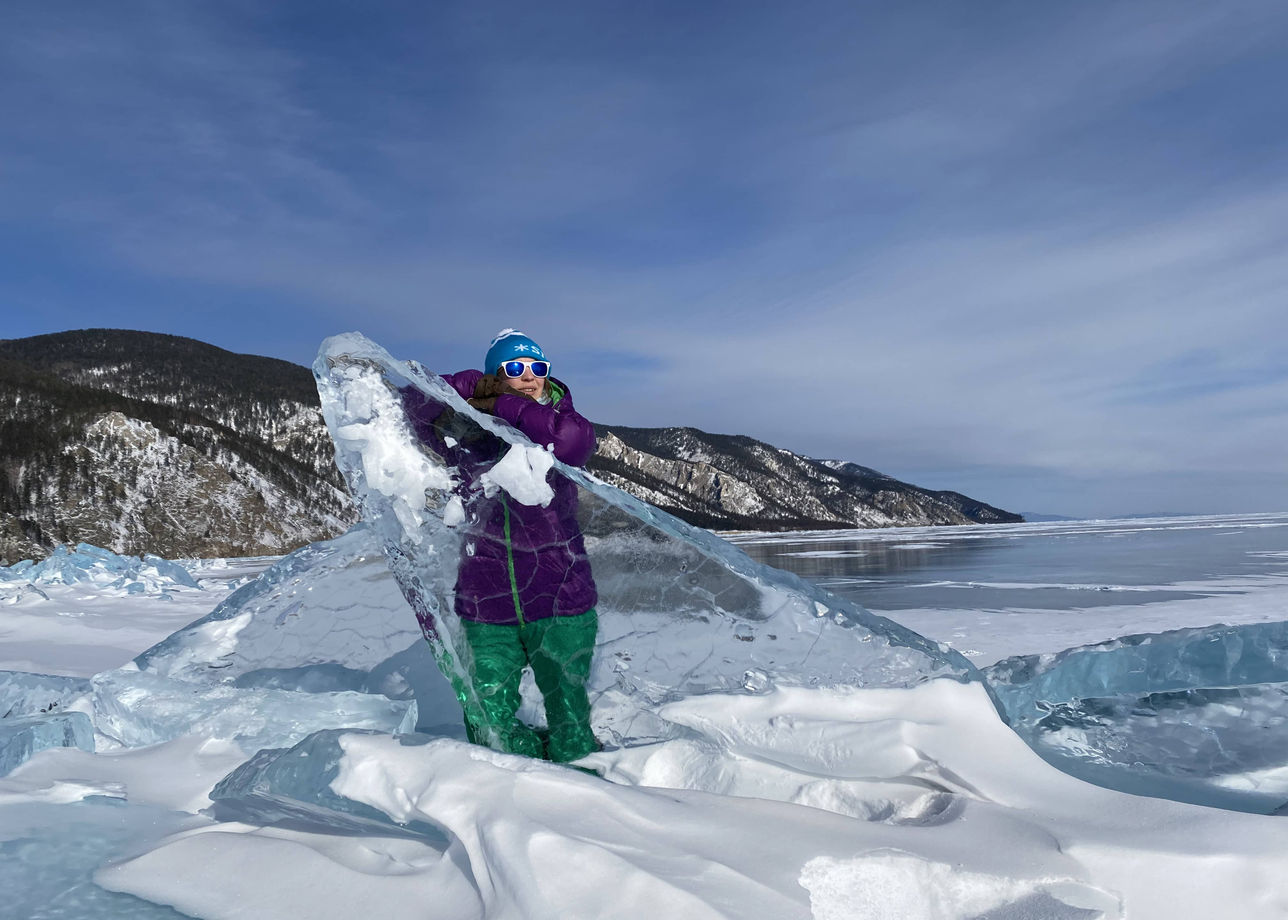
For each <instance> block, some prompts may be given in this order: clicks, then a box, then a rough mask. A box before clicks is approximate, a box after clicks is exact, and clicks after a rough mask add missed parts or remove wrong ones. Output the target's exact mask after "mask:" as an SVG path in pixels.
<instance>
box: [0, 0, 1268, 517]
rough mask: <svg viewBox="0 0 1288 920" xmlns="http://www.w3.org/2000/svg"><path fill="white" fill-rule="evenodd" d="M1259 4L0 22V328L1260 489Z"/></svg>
mask: <svg viewBox="0 0 1288 920" xmlns="http://www.w3.org/2000/svg"><path fill="white" fill-rule="evenodd" d="M1284 86H1288V4H1284V3H1282V2H1279V0H1263V2H1238V0H1234V2H1225V3H1219V4H1218V3H1210V2H1189V0H1159V2H1153V0H1132V2H1122V3H1099V2H1086V3H1077V4H1056V3H1031V2H987V0H981V2H975V3H959V2H942V3H932V2H924V3H918V2H909V3H900V4H885V3H860V2H847V3H831V2H804V3H794V4H786V3H756V2H745V0H744V2H738V3H639V2H621V3H619V2H612V0H595V2H586V3H549V4H533V3H518V2H516V3H482V2H470V3H449V2H443V3H438V2H436V3H431V4H426V3H413V2H407V3H371V4H362V5H357V4H340V3H331V2H318V0H310V2H299V3H292V2H283V3H273V4H264V3H249V2H247V3H242V2H227V0H224V2H220V3H195V2H181V0H158V2H132V0H122V2H116V3H110V4H104V3H92V2H83V3H59V4H49V3H40V4H36V3H32V4H7V5H6V6H5V8H4V10H3V11H0V118H2V119H3V122H4V124H5V125H6V130H5V131H4V132H3V133H0V338H14V337H20V336H26V335H33V334H39V333H43V332H51V331H58V330H63V329H74V328H84V327H87V326H109V327H120V328H136V329H147V330H152V331H158V332H168V333H173V334H179V335H188V336H193V337H195V338H198V339H202V340H204V341H208V342H211V343H213V344H216V345H219V346H221V347H224V348H228V349H231V350H234V351H242V352H251V353H257V354H267V355H273V356H277V357H282V358H286V359H289V360H293V361H297V362H299V363H302V364H307V363H310V361H311V360H312V357H313V355H314V353H315V352H316V349H317V345H318V343H319V342H320V341H321V340H322V339H323V338H324V337H325V336H327V335H329V334H332V333H334V332H339V331H347V330H350V329H358V330H360V331H363V332H365V333H366V334H368V335H369V336H371V337H372V338H375V339H376V340H378V341H380V342H381V343H382V344H384V345H385V346H386V347H387V348H389V350H390V351H392V352H393V353H395V354H398V355H403V356H407V357H417V358H419V359H421V360H422V361H424V362H425V363H426V364H427V365H429V366H431V367H436V368H441V369H443V370H456V369H459V368H461V367H466V366H475V365H477V364H478V363H479V362H480V361H481V360H482V355H483V352H484V351H485V350H486V346H487V342H488V339H489V338H490V337H491V336H492V334H493V333H494V332H496V330H497V329H499V328H502V327H505V326H518V327H520V328H522V329H524V330H525V331H527V332H528V333H529V334H531V335H532V336H533V337H534V338H536V339H537V340H538V341H540V342H541V343H542V344H543V345H544V346H545V347H546V350H547V351H548V353H550V354H551V356H552V358H553V359H554V362H555V365H556V374H557V375H558V376H560V377H562V378H563V379H565V380H566V381H567V382H568V383H569V384H570V385H571V386H572V388H573V391H574V394H575V396H576V399H577V402H578V406H579V407H580V408H581V409H582V411H583V412H584V413H585V414H586V415H588V416H589V417H591V418H593V419H595V420H597V421H604V422H610V423H621V424H632V425H693V426H696V427H699V428H703V429H705V430H708V431H717V432H730V433H742V434H749V435H752V436H755V437H759V438H762V439H764V440H767V441H769V442H771V443H773V444H776V445H778V446H781V447H786V448H789V449H791V450H795V451H798V452H801V453H806V454H810V455H813V456H819V457H839V458H844V459H850V460H855V461H857V462H859V463H862V464H865V465H867V466H872V467H876V468H877V469H881V470H883V471H885V472H887V473H890V474H892V475H895V476H898V477H900V478H904V479H907V480H910V481H912V482H916V483H918V484H921V485H926V486H931V487H935V488H952V489H958V490H961V491H964V492H966V493H968V494H970V495H972V496H974V497H977V498H980V499H982V500H985V501H989V502H992V503H994V504H997V505H1000V506H1002V507H1005V508H1008V509H1011V510H1017V511H1042V512H1053V513H1064V514H1071V515H1093V516H1107V515H1117V514H1132V513H1144V512H1153V511H1192V512H1221V511H1257V510H1281V509H1284V508H1288V469H1286V468H1285V458H1286V457H1288V424H1286V423H1288V93H1285V92H1284V91H1283V87H1284Z"/></svg>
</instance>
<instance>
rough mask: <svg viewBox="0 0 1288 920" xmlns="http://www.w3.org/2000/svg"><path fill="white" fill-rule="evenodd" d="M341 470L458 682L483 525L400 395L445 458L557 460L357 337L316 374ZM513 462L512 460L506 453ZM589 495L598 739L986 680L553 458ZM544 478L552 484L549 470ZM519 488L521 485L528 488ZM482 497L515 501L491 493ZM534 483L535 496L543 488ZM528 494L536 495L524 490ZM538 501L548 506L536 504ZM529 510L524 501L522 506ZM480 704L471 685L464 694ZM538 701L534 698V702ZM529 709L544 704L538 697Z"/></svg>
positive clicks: (585, 510) (626, 739)
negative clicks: (728, 712) (765, 706)
mask: <svg viewBox="0 0 1288 920" xmlns="http://www.w3.org/2000/svg"><path fill="white" fill-rule="evenodd" d="M314 373H315V376H316V377H317V380H318V391H319V394H320V397H321V402H322V411H323V415H324V417H325V418H326V421H327V425H328V428H329V429H330V431H331V434H332V438H333V439H334V441H335V443H336V456H337V463H338V464H339V466H340V468H341V470H342V471H343V472H344V473H345V475H346V478H347V480H348V482H349V485H350V488H351V490H352V491H353V492H354V493H355V494H356V495H358V496H359V498H360V500H361V502H362V507H363V517H364V520H366V521H367V522H368V523H369V525H370V526H371V528H372V530H373V531H374V532H375V533H376V534H377V536H378V537H379V539H380V541H381V542H382V545H383V548H384V551H385V554H386V556H387V557H388V559H389V564H390V566H391V568H392V570H393V572H394V574H395V576H396V577H397V578H398V581H399V584H400V586H401V587H402V589H403V592H404V595H405V596H406V597H407V598H408V601H409V602H410V604H411V606H412V607H413V609H414V610H415V611H416V613H417V615H418V616H419V617H420V619H421V622H422V625H423V627H424V628H425V630H426V633H427V634H428V635H430V636H431V637H432V638H433V640H434V642H435V643H436V646H437V653H436V657H437V658H438V660H439V661H440V662H441V663H442V665H443V666H444V668H445V669H447V671H448V672H449V673H450V674H453V675H454V676H455V677H456V678H457V679H458V681H459V678H460V677H461V674H462V668H461V666H460V665H459V664H458V662H459V661H461V660H463V654H462V652H463V648H464V643H463V641H462V638H461V636H460V635H459V626H458V623H457V621H456V618H455V616H454V615H453V614H452V613H451V611H452V610H453V590H454V583H455V577H456V569H457V565H458V561H459V559H460V558H461V554H462V553H463V552H468V551H469V540H470V533H471V528H472V526H473V525H474V522H472V521H471V520H469V519H468V517H467V515H466V514H465V513H464V512H463V511H462V508H463V507H464V506H468V504H469V503H468V502H465V503H464V506H463V504H462V501H461V498H462V496H461V495H460V494H459V492H460V490H461V489H462V488H464V484H463V482H462V480H461V479H460V478H459V477H456V470H455V469H454V467H452V466H451V464H450V463H448V462H445V461H444V459H443V458H442V457H440V456H438V455H437V454H434V453H433V452H432V451H430V450H429V449H428V448H425V447H423V446H422V445H421V444H420V443H419V440H418V439H417V438H416V437H415V436H414V435H413V433H412V431H411V429H410V425H409V423H408V421H407V419H406V418H405V416H404V413H403V409H402V401H401V399H400V398H399V395H398V394H399V393H400V392H405V391H406V390H407V389H408V388H413V389H415V390H417V391H419V393H420V394H422V396H423V397H424V398H425V399H427V400H428V401H429V402H430V403H431V404H433V405H436V406H437V407H438V408H439V409H441V413H440V414H439V416H438V418H439V420H440V421H439V422H438V423H436V424H439V425H440V427H441V429H442V430H441V432H440V434H441V436H442V440H443V443H444V444H448V445H449V446H450V444H452V443H460V442H461V440H462V439H467V440H468V439H489V438H499V439H500V440H501V441H502V442H505V443H507V444H508V445H512V446H513V448H517V449H518V450H520V451H521V452H522V451H528V452H534V453H531V456H532V457H533V458H536V454H537V453H541V454H544V453H545V451H544V446H543V445H533V444H532V443H531V442H530V441H528V439H527V438H525V437H524V436H523V435H522V434H521V433H520V432H518V431H517V430H515V429H513V428H511V427H509V426H507V425H505V424H504V423H502V422H500V421H498V420H497V419H495V418H493V417H492V416H489V415H483V414H480V413H478V412H476V411H475V410H474V409H472V408H471V407H470V406H468V405H467V404H466V403H465V402H464V401H463V400H462V399H461V398H460V396H459V395H458V394H457V393H456V392H455V390H453V389H452V388H451V387H450V386H449V385H448V384H447V383H446V382H445V381H443V380H442V379H441V378H439V377H437V376H435V375H433V374H430V373H428V372H427V371H425V369H424V368H422V367H421V366H419V365H417V364H415V363H404V362H399V361H396V360H395V359H393V358H392V357H391V356H390V355H389V354H388V353H387V352H385V351H384V350H383V349H382V348H380V347H379V346H378V345H376V344H375V343H373V342H371V341H369V340H367V339H366V338H364V337H363V336H361V335H358V334H356V333H351V334H347V335H342V336H336V337H334V338H331V339H328V340H327V341H326V342H324V343H323V346H322V349H321V352H320V354H319V356H318V360H317V362H316V363H315V365H314ZM500 453H502V454H506V456H509V455H510V454H509V453H506V451H501V452H500ZM528 466H529V467H531V468H532V469H536V470H538V474H539V472H540V471H541V470H544V469H547V468H550V467H551V466H553V468H552V469H551V471H550V473H549V475H550V476H553V477H566V478H568V479H569V480H571V481H572V482H573V483H574V484H575V485H576V486H577V489H578V499H579V503H580V512H579V520H580V521H581V522H582V526H583V529H584V531H585V533H586V536H587V540H586V547H587V552H588V554H589V557H590V563H591V567H592V570H593V571H594V575H595V579H596V582H597V584H598V586H599V603H598V605H597V608H598V610H599V614H600V624H601V634H600V640H599V644H598V649H597V653H596V661H595V665H594V669H593V672H592V675H591V680H590V689H591V691H592V699H593V702H594V713H593V716H592V719H593V722H594V725H595V729H596V731H597V733H598V734H599V735H600V736H601V738H603V739H604V740H606V741H609V742H610V743H616V744H623V745H625V744H636V743H641V742H645V741H650V740H657V739H659V738H664V737H670V736H672V735H673V733H674V732H675V730H676V728H675V726H673V725H671V724H669V723H667V722H665V721H664V720H661V719H659V718H657V716H656V709H657V707H658V706H659V705H660V704H662V703H664V702H666V701H668V700H671V699H676V698H679V697H682V696H686V695H692V694H698V693H706V692H714V691H736V692H746V693H759V692H764V691H766V690H768V689H769V688H771V687H773V686H775V685H785V686H790V685H803V686H895V687H907V686H913V685H915V684H918V683H920V682H923V681H926V680H929V679H931V678H935V677H951V678H954V679H958V680H965V681H970V680H977V679H978V678H979V674H978V672H977V671H976V670H975V668H974V667H973V666H972V665H971V664H970V663H969V662H968V661H967V660H966V659H965V658H963V657H962V656H961V655H959V654H957V653H956V652H954V651H952V650H950V649H948V648H947V647H946V646H941V645H939V644H938V643H934V642H930V641H928V640H926V639H925V638H923V637H922V636H919V635H917V634H916V633H914V632H912V631H910V630H908V629H906V628H904V627H902V626H899V625H898V624H896V623H893V622H891V621H890V620H887V619H885V618H883V617H879V616H876V615H874V614H872V613H870V612H869V611H867V610H864V609H862V608H860V607H858V606H857V605H855V604H853V603H852V602H850V601H847V600H844V599H842V598H839V597H836V596H834V595H832V594H830V593H828V592H827V591H825V590H823V589H822V588H819V587H818V586H816V585H813V584H810V583H807V582H805V581H803V580H801V579H800V578H798V577H796V576H794V575H790V574H788V573H785V572H781V571H778V570H776V569H772V568H769V567H766V566H763V565H759V564H757V563H755V562H753V561H752V560H751V559H750V558H749V557H748V556H747V555H746V554H745V553H743V552H742V551H741V550H739V549H737V548H735V547H733V546H730V545H729V544H728V543H726V542H724V541H723V540H721V539H720V538H718V537H716V536H715V535H714V534H712V533H710V532H708V531H705V530H701V529H699V528H695V527H692V526H690V525H688V524H685V523H684V522H682V521H680V520H678V519H677V518H674V517H672V516H671V515H668V514H666V513H665V512H662V511H659V510H658V509H655V508H653V507H651V506H649V505H646V504H644V503H643V502H640V501H639V500H637V499H635V498H634V497H632V496H630V495H628V494H626V493H624V492H622V491H620V490H618V489H615V488H612V487H611V486H608V485H606V484H604V483H602V482H600V481H599V480H597V479H595V478H594V477H593V476H591V475H589V474H587V473H586V472H585V471H584V470H581V469H576V468H572V467H568V466H565V465H564V464H562V463H559V462H558V461H556V460H553V458H552V457H549V456H548V455H547V456H546V457H545V458H544V459H543V461H542V463H541V464H540V465H538V464H536V463H535V462H534V463H530V464H528ZM538 467H539V469H538ZM521 478H522V477H521ZM485 480H486V476H484V477H482V478H481V479H480V481H479V482H478V483H476V485H477V486H478V487H479V488H507V489H513V488H515V486H514V484H510V485H508V486H507V485H506V484H505V483H501V482H488V481H485ZM535 484H536V483H534V485H535ZM521 491H523V490H521ZM534 494H535V493H534ZM511 495H512V497H513V498H514V500H516V501H523V500H524V497H523V496H522V495H516V494H515V493H514V492H513V491H512V492H511ZM459 682H460V683H461V684H462V685H463V687H464V689H463V692H468V686H467V684H466V682H464V681H459ZM529 689H530V688H529ZM528 701H529V705H530V707H532V704H533V700H532V696H531V693H530V692H529V695H528Z"/></svg>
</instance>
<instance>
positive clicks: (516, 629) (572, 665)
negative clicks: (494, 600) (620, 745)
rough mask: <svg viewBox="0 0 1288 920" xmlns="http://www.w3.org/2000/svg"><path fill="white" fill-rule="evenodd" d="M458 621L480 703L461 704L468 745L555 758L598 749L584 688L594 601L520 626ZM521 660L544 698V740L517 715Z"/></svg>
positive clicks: (593, 626)
mask: <svg viewBox="0 0 1288 920" xmlns="http://www.w3.org/2000/svg"><path fill="white" fill-rule="evenodd" d="M461 625H462V626H463V627H464V631H465V639H466V641H467V642H468V643H469V653H470V654H469V658H470V661H469V672H470V683H471V684H472V686H473V689H474V693H475V694H476V696H477V699H478V706H471V707H468V708H467V709H466V717H465V732H466V736H467V737H468V738H469V739H470V741H471V742H472V743H474V744H486V745H488V746H489V747H494V748H496V749H498V750H502V751H506V752H508V753H511V754H523V755H525V756H527V757H535V758H538V759H542V758H544V759H546V760H553V761H555V762H557V763H567V762H568V761H570V760H576V759H578V758H579V757H584V756H586V755H587V754H589V753H590V752H591V751H596V750H599V742H597V741H596V740H595V736H594V734H593V733H592V732H591V730H590V698H589V696H587V694H586V681H587V679H588V678H589V677H590V662H591V658H592V656H593V655H594V652H595V633H596V632H597V631H598V628H599V616H598V614H596V613H595V608H594V607H592V608H591V609H589V610H587V611H586V612H585V613H583V614H580V615H578V616H575V617H550V618H548V619H544V620H535V621H533V622H530V623H523V624H520V625H517V626H498V625H496V624H493V623H475V622H471V621H469V620H462V621H461ZM524 665H531V666H532V674H533V676H534V677H535V678H536V680H537V687H538V688H539V689H540V690H541V695H542V696H543V697H545V704H546V724H547V726H548V729H549V738H548V740H546V741H545V742H544V743H543V741H542V738H541V736H540V735H539V734H538V733H537V732H536V731H534V730H533V729H532V728H531V727H529V726H528V725H525V724H524V723H523V722H521V721H520V720H519V718H518V716H517V715H516V713H517V712H518V709H519V704H520V702H521V698H520V696H519V682H520V681H521V680H522V678H523V668H524ZM478 721H482V722H483V724H476V722H478Z"/></svg>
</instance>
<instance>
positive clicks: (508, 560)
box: [501, 495, 526, 626]
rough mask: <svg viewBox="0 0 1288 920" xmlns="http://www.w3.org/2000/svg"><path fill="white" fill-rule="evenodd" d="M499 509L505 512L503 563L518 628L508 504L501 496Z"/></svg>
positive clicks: (519, 607)
mask: <svg viewBox="0 0 1288 920" xmlns="http://www.w3.org/2000/svg"><path fill="white" fill-rule="evenodd" d="M501 507H502V508H503V509H504V510H505V562H506V565H507V566H509V569H510V597H511V599H513V601H514V615H515V616H516V617H518V620H519V626H524V625H526V624H525V623H524V622H523V606H522V605H521V604H520V603H519V580H518V578H516V577H515V574H514V544H512V543H511V542H510V503H509V502H508V501H506V500H505V496H504V495H502V496H501Z"/></svg>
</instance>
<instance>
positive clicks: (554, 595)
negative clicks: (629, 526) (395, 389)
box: [403, 370, 597, 625]
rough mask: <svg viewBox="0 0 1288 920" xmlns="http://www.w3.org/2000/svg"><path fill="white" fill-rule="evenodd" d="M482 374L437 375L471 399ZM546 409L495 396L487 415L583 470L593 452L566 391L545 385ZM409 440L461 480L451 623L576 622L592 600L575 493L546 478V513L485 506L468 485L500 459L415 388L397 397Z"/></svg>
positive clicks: (498, 501) (486, 438)
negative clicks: (549, 493)
mask: <svg viewBox="0 0 1288 920" xmlns="http://www.w3.org/2000/svg"><path fill="white" fill-rule="evenodd" d="M482 376H483V372H482V371H477V370H469V371H461V372H460V373H457V374H447V375H444V377H443V379H444V380H446V381H447V382H448V383H450V384H451V385H452V387H453V388H455V390H456V391H457V392H458V393H460V394H461V396H462V397H464V398H466V399H468V398H470V397H471V396H473V395H474V387H475V385H476V384H477V383H478V380H479V378H480V377H482ZM546 386H547V392H548V393H549V394H550V396H551V400H552V402H551V403H550V404H549V405H542V404H540V403H538V402H534V401H533V400H530V399H527V398H525V397H522V396H515V395H513V394H509V393H507V394H504V395H502V396H498V397H497V400H496V408H495V413H494V414H495V415H496V416H497V417H498V418H500V419H504V420H505V421H506V422H508V423H509V424H511V425H513V426H514V427H515V428H517V429H519V430H520V431H522V432H523V433H524V434H525V435H527V436H528V437H529V438H530V439H531V440H532V442H533V443H534V444H537V445H540V446H542V447H545V446H547V445H554V454H555V456H556V457H557V458H558V459H559V460H561V461H563V462H564V463H567V464H569V465H570V466H584V465H585V463H586V461H587V460H588V459H589V458H590V455H591V454H592V453H594V450H595V430H594V428H593V427H591V424H590V422H588V421H586V419H585V418H583V417H582V416H581V415H579V414H578V413H577V410H576V409H575V408H573V404H572V397H571V396H570V395H569V392H568V388H567V387H566V386H565V385H564V384H562V383H560V382H559V381H557V380H555V379H554V378H549V379H548V380H547V383H546ZM403 404H404V406H405V407H406V409H407V414H408V417H409V418H410V420H411V422H412V425H413V427H414V428H415V430H416V434H417V436H418V437H420V439H421V440H422V441H423V442H424V443H425V444H426V445H427V446H429V447H430V448H431V449H432V450H434V451H435V452H436V453H438V454H439V455H440V456H442V457H443V458H444V459H445V460H447V462H448V463H452V464H455V465H456V466H457V468H458V469H459V470H460V471H461V474H462V479H463V480H464V481H463V482H462V483H461V485H460V487H459V490H458V491H459V494H460V495H461V497H462V499H463V501H464V503H465V523H463V524H462V525H461V526H460V528H459V529H460V531H461V536H462V552H461V563H460V568H459V569H458V571H457V576H456V613H457V615H459V616H460V617H461V618H462V619H466V620H474V621H477V622H481V623H497V624H509V625H516V624H518V625H521V624H523V623H525V622H528V621H530V620H542V619H545V618H547V617H554V616H577V615H578V614H582V613H585V612H586V611H587V610H589V609H590V608H591V607H594V606H595V602H596V600H597V593H596V590H595V582H594V579H593V578H592V577H591V574H590V561H589V560H588V559H587V558H586V546H585V541H584V539H583V537H582V534H581V528H580V527H579V526H578V524H577V486H576V485H574V484H573V483H572V482H571V481H569V480H568V479H567V478H565V477H564V476H562V475H560V474H559V473H558V472H557V471H554V470H552V471H551V472H550V473H548V474H547V480H548V481H549V482H550V485H551V487H552V488H553V490H554V500H553V501H551V502H550V504H549V505H548V506H546V507H544V508H543V507H541V506H539V505H524V504H521V503H519V502H517V501H515V500H514V499H513V498H511V497H510V496H509V495H507V494H506V493H505V492H504V491H498V492H497V493H496V494H495V495H494V496H493V497H492V498H487V497H485V496H484V495H483V492H482V490H481V489H479V488H478V487H477V486H475V484H474V481H475V480H476V479H477V478H478V476H480V475H482V474H483V473H485V472H486V471H487V470H488V469H490V468H491V466H492V465H493V463H495V462H496V461H497V460H498V459H500V457H501V456H502V455H503V453H504V451H506V450H508V449H509V445H507V444H504V443H502V442H501V441H500V440H499V439H498V438H495V437H493V436H491V435H487V434H480V433H479V432H477V431H476V430H475V427H476V426H474V425H472V424H465V425H462V424H460V420H455V419H454V418H453V417H454V415H455V413H454V412H453V411H452V410H451V409H449V408H448V407H446V406H443V405H441V404H440V403H437V402H435V401H433V400H430V399H428V398H427V397H426V396H424V394H422V393H421V392H420V391H419V390H417V389H415V388H409V389H407V390H404V391H403Z"/></svg>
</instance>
